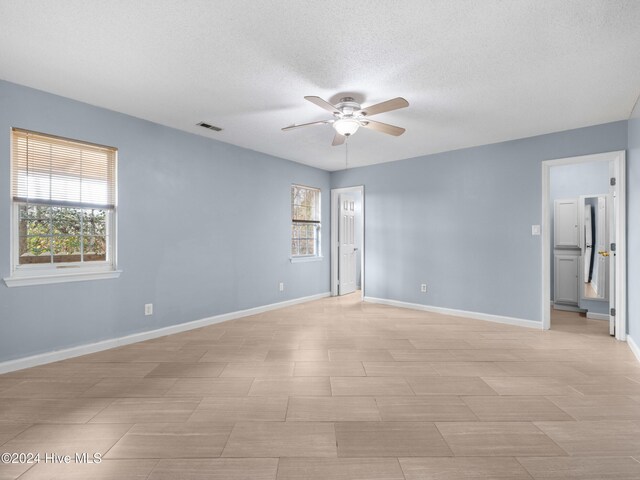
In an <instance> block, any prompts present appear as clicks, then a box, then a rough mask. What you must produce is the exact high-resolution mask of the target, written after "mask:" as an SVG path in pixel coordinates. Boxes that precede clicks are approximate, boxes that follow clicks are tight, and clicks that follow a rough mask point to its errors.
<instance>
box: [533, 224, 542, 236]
mask: <svg viewBox="0 0 640 480" xmlns="http://www.w3.org/2000/svg"><path fill="white" fill-rule="evenodd" d="M540 231H541V230H540V225H531V235H533V236H536V237H537V236H538V235H540Z"/></svg>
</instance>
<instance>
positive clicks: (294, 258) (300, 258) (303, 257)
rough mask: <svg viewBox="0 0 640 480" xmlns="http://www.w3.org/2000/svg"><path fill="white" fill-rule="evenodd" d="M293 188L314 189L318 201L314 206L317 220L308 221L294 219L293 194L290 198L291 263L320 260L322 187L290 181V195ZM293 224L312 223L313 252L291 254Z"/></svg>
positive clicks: (290, 252)
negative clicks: (313, 229)
mask: <svg viewBox="0 0 640 480" xmlns="http://www.w3.org/2000/svg"><path fill="white" fill-rule="evenodd" d="M294 188H305V189H308V190H315V191H316V192H317V194H318V202H317V207H316V211H317V217H318V220H309V221H303V220H296V219H294V215H293V211H294V203H293V198H295V195H294V196H293V198H292V200H291V202H290V203H291V204H290V217H291V221H290V225H289V259H290V261H291V263H299V262H315V261H320V260H322V258H323V257H322V189H320V188H318V187H310V186H308V185H302V184H299V183H292V184H291V188H290V190H289V194H290V196H291V194H292V193H293V189H294ZM295 225H313V226H314V228H315V232H316V234H315V253H313V254H296V255H294V254H293V251H292V249H291V243H292V241H293V239H294V238H293V227H294V226H295Z"/></svg>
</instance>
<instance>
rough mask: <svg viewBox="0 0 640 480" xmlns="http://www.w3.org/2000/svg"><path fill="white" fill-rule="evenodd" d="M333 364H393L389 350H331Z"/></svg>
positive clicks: (330, 356) (330, 355)
mask: <svg viewBox="0 0 640 480" xmlns="http://www.w3.org/2000/svg"><path fill="white" fill-rule="evenodd" d="M329 360H331V361H332V362H392V361H393V357H392V356H391V354H390V353H389V350H386V349H384V350H382V349H378V350H329Z"/></svg>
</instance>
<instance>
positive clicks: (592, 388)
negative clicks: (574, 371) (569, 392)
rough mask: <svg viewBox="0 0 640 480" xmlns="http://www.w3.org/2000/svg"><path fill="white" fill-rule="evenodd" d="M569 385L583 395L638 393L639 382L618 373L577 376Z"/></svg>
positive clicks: (639, 392)
mask: <svg viewBox="0 0 640 480" xmlns="http://www.w3.org/2000/svg"><path fill="white" fill-rule="evenodd" d="M571 386H572V387H573V388H574V389H575V390H577V391H578V392H580V393H582V394H583V395H640V388H639V387H640V383H638V382H635V381H633V380H632V379H630V378H627V377H625V376H619V375H615V376H608V375H605V376H603V375H597V376H589V377H587V378H586V379H584V378H579V379H576V380H573V381H572V382H571Z"/></svg>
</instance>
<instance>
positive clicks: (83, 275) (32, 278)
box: [3, 269, 122, 288]
mask: <svg viewBox="0 0 640 480" xmlns="http://www.w3.org/2000/svg"><path fill="white" fill-rule="evenodd" d="M121 273H122V270H105V271H83V270H82V269H78V271H75V272H73V273H69V272H65V273H58V274H54V275H51V274H42V275H13V276H11V277H7V278H4V279H3V280H4V283H5V284H6V285H7V287H10V288H12V287H27V286H30V285H47V284H51V283H65V282H84V281H86V280H108V279H111V278H118V277H119V276H120V274H121Z"/></svg>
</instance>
